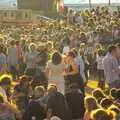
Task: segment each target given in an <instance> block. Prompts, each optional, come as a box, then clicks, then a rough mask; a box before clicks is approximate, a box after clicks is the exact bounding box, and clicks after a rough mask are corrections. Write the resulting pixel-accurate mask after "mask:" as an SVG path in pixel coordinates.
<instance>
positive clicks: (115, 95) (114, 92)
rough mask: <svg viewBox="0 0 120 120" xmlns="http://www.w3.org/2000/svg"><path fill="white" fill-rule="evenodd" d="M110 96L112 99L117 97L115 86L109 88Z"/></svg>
mask: <svg viewBox="0 0 120 120" xmlns="http://www.w3.org/2000/svg"><path fill="white" fill-rule="evenodd" d="M110 96H111V97H112V98H113V99H116V98H117V89H116V88H112V89H111V90H110Z"/></svg>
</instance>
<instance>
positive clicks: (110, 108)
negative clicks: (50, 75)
mask: <svg viewBox="0 0 120 120" xmlns="http://www.w3.org/2000/svg"><path fill="white" fill-rule="evenodd" d="M109 111H113V112H115V114H116V116H117V115H119V114H120V109H119V107H117V106H114V105H112V106H111V107H109Z"/></svg>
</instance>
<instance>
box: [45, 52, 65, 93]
mask: <svg viewBox="0 0 120 120" xmlns="http://www.w3.org/2000/svg"><path fill="white" fill-rule="evenodd" d="M64 67H65V65H64V63H63V61H62V57H61V55H60V53H59V52H55V53H54V54H53V55H52V60H51V61H48V63H47V71H48V84H56V86H57V89H58V92H60V93H62V94H64V77H63V75H62V73H63V71H64Z"/></svg>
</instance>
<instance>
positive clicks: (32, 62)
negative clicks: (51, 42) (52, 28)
mask: <svg viewBox="0 0 120 120" xmlns="http://www.w3.org/2000/svg"><path fill="white" fill-rule="evenodd" d="M36 58H37V51H36V45H35V44H33V43H32V44H31V45H30V47H29V52H28V53H27V54H26V55H25V63H26V65H27V68H26V71H25V74H26V75H28V76H32V77H33V76H35V74H36Z"/></svg>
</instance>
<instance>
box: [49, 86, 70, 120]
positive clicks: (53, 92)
mask: <svg viewBox="0 0 120 120" xmlns="http://www.w3.org/2000/svg"><path fill="white" fill-rule="evenodd" d="M53 116H57V117H59V118H60V119H62V120H71V118H70V115H69V110H68V108H67V105H66V102H65V98H64V96H63V95H62V94H61V93H59V92H58V91H57V88H56V85H49V86H48V101H47V118H48V119H50V118H51V117H53Z"/></svg>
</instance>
